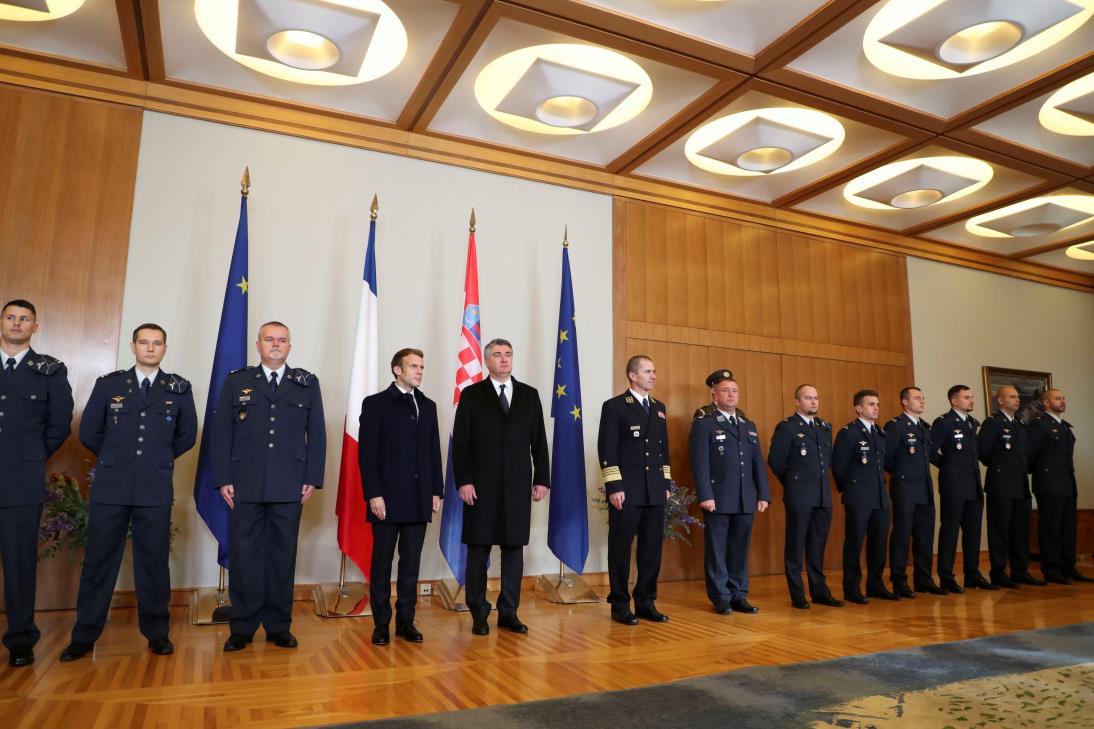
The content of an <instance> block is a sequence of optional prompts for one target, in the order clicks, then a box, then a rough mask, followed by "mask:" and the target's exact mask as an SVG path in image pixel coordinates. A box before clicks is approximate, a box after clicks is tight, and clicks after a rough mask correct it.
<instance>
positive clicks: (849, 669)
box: [340, 623, 1094, 729]
mask: <svg viewBox="0 0 1094 729" xmlns="http://www.w3.org/2000/svg"><path fill="white" fill-rule="evenodd" d="M357 726H363V724H359V723H358V724H343V725H340V727H341V729H345V728H346V727H357ZM368 726H369V728H370V729H373V727H375V728H376V729H403V728H406V729H449V728H451V729H464V728H466V729H540V728H543V727H574V728H580V729H624V728H625V729H645V728H649V729H654V728H656V729H688V728H691V727H695V729H720V728H721V727H733V728H734V729H737V728H743V729H747V728H750V727H755V728H756V729H782V728H783V727H832V726H834V727H849V728H852V729H868V728H871V727H878V728H879V729H880V728H888V727H899V728H901V729H904V728H905V727H916V728H917V729H918V728H920V727H924V728H928V727H938V728H939V729H945V728H946V727H952V728H953V729H961V728H962V727H1038V728H1042V727H1043V728H1045V729H1047V728H1049V727H1094V623H1085V624H1080V625H1071V626H1066V627H1063V628H1053V629H1049V630H1033V631H1026V632H1021V633H1012V634H1010V635H1000V636H993V637H990V638H978V639H975V640H966V641H960V642H956V643H940V644H937V645H930V646H924V647H921V648H915V649H910V650H899V651H890V652H886V653H875V654H872V655H867V656H858V657H853V658H840V659H837V660H832V661H822V662H817V663H799V664H793V665H788V666H765V667H758V668H748V669H743V670H739V671H733V672H730V673H723V674H718V675H714V676H706V677H703V678H697V679H688V680H684V681H677V682H673V683H668V684H662V685H658V686H649V687H645V688H639V689H630V690H627V691H614V692H605V693H597V694H584V695H580V696H572V697H569V698H564V699H555V700H551V701H537V702H530V703H524V704H515V705H508V706H494V707H489V708H485V709H474V710H468V711H459V712H451V713H443V714H427V715H423V716H411V717H405V718H398V719H386V720H383V721H377V722H369V723H368Z"/></svg>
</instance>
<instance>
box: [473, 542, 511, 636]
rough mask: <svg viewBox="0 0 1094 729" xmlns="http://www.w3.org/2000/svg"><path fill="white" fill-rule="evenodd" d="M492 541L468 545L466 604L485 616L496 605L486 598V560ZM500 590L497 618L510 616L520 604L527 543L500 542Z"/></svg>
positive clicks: (477, 614)
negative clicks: (511, 545) (509, 543)
mask: <svg viewBox="0 0 1094 729" xmlns="http://www.w3.org/2000/svg"><path fill="white" fill-rule="evenodd" d="M492 547H493V545H491V544H468V545H467V584H466V585H464V591H465V592H466V594H467V608H468V609H469V610H470V611H471V614H472V615H473V616H475V617H479V618H485V617H486V616H487V615H489V614H490V608H491V607H493V606H492V605H491V604H490V603H489V602H487V601H486V564H487V562H488V561H489V560H490V549H491V548H492ZM499 549H501V594H500V595H498V618H511V617H513V616H515V615H516V614H517V607H519V606H520V580H521V578H522V577H524V547H520V546H518V547H507V546H505V545H501V546H500V547H499Z"/></svg>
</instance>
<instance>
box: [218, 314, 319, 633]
mask: <svg viewBox="0 0 1094 729" xmlns="http://www.w3.org/2000/svg"><path fill="white" fill-rule="evenodd" d="M289 336H290V335H289V328H288V327H287V326H285V325H284V324H282V323H281V322H278V321H272V322H267V323H266V324H263V325H262V327H261V328H259V330H258V342H257V345H256V347H257V349H258V355H259V357H260V359H261V364H260V365H259V366H258V367H244V368H243V369H241V370H236V371H235V372H232V373H230V374H229V375H228V377H227V379H226V380H225V383H224V388H223V390H222V391H221V395H220V402H219V403H218V404H217V409H216V413H215V420H214V423H213V428H214V430H213V439H212V443H213V452H212V462H213V482H214V483H215V484H217V485H218V486H219V488H220V494H221V496H222V497H223V498H224V500H225V501H226V502H227V504H228V507H229V508H230V511H229V514H228V578H229V594H230V597H231V601H232V611H231V620H230V626H231V635H229V636H228V640H227V641H226V642H225V643H224V650H226V651H238V650H241V649H243V648H244V647H246V645H247V644H248V643H250V642H251V640H252V637H253V636H254V633H255V631H256V630H257V629H258V626H259V625H262V626H263V627H264V628H265V630H266V640H267V641H268V642H272V643H273V644H274V645H277V646H278V647H281V648H295V647H296V646H297V641H296V637H295V636H293V634H292V633H291V632H290V631H289V627H290V625H291V624H292V600H293V575H294V573H295V572H296V541H297V535H298V533H299V531H300V515H301V512H302V510H303V504H304V502H306V501H307V500H308V499H309V498H310V497H311V495H312V494H313V493H314V492H315V490H316V489H318V488H322V487H323V468H324V461H325V458H326V450H327V434H326V429H325V427H324V422H323V398H322V395H321V394H320V392H319V379H318V378H317V377H316V376H315V375H313V374H312V373H311V372H308V371H307V370H304V369H300V368H294V367H289V366H288V365H287V364H286V360H287V358H288V356H289V351H290V350H291V349H292V343H291V341H290V338H289Z"/></svg>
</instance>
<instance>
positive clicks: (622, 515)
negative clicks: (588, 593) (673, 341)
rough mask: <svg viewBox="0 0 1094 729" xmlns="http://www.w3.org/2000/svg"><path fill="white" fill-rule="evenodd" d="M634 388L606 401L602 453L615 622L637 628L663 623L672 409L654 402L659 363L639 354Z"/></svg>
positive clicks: (633, 366) (630, 375)
mask: <svg viewBox="0 0 1094 729" xmlns="http://www.w3.org/2000/svg"><path fill="white" fill-rule="evenodd" d="M627 379H628V380H629V381H630V387H629V388H628V389H627V391H626V392H624V393H623V394H621V395H616V396H615V397H613V398H611V399H610V400H606V401H605V402H604V405H603V407H602V408H601V410H600V432H599V434H598V435H597V453H598V455H599V457H600V467H601V468H600V473H601V477H602V478H603V480H604V492H605V494H606V495H607V498H608V504H609V507H608V581H609V583H610V585H611V591H610V592H609V594H608V602H609V603H610V604H611V606H612V620H614V621H616V622H617V623H622V624H623V625H637V624H638V618H642V619H643V620H649V621H651V622H655V623H663V622H665V621H667V620H668V616H667V615H665V614H664V613H662V612H660V611H659V610H658V609H657V605H656V603H655V600H656V599H657V575H658V573H659V572H660V571H661V543H662V540H663V538H664V529H665V501H666V500H667V499H668V496H669V486H670V484H671V483H672V469H671V467H670V466H669V431H668V415H667V414H666V411H665V404H664V403H662V402H658V401H657V400H654V399H653V398H652V397H651V396H650V392H651V391H652V390H653V386H654V383H655V382H656V381H657V369H656V368H655V367H654V365H653V360H651V359H650V358H649V357H647V356H645V355H635V356H634V357H631V358H630V360H628V361H627ZM636 536H637V538H638V548H637V553H636V556H637V562H638V564H637V567H638V578H637V581H636V582H635V585H634V611H633V612H632V611H631V593H630V590H629V589H628V585H629V581H630V572H631V545H632V544H633V543H634V539H635V537H636Z"/></svg>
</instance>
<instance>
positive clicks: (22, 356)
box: [0, 344, 30, 369]
mask: <svg viewBox="0 0 1094 729" xmlns="http://www.w3.org/2000/svg"><path fill="white" fill-rule="evenodd" d="M28 352H30V345H29V344H28V345H27V346H26V347H23V349H22V351H20V352H19V354H8V353H7V352H3V351H0V357H2V358H3V361H2V362H0V366H4V367H7V365H8V358H9V357H14V358H15V368H16V369H19V365H21V364H22V363H23V360H24V359H26V356H27V353H28Z"/></svg>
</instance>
